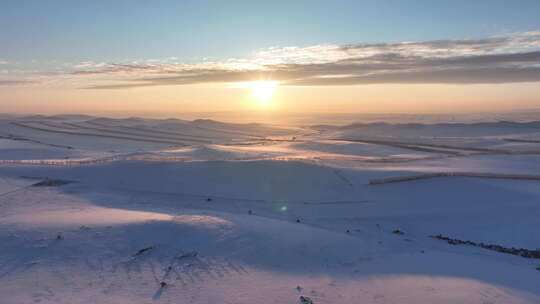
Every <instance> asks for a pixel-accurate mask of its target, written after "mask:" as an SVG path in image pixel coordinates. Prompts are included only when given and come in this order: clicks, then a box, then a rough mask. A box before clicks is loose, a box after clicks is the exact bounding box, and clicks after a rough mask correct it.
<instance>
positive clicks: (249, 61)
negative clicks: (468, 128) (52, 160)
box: [0, 1, 540, 114]
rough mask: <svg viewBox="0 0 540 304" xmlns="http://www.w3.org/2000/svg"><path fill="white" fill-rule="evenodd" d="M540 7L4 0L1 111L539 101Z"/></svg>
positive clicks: (486, 106)
mask: <svg viewBox="0 0 540 304" xmlns="http://www.w3.org/2000/svg"><path fill="white" fill-rule="evenodd" d="M539 10H540V3H539V2H538V1H517V2H515V3H514V4H512V5H509V4H507V2H506V1H475V2H474V3H470V2H467V1H452V2H446V3H433V2H431V1H415V2H414V3H411V2H407V1H362V2H357V1H337V2H332V3H327V2H324V1H297V2H294V3H288V2H284V1H282V2H279V1H278V2H272V4H270V3H255V2H251V1H234V2H232V3H224V2H220V1H182V2H176V1H158V2H152V3H138V4H137V5H134V4H133V3H132V2H129V1H115V2H113V3H110V2H107V1H92V2H89V3H75V2H71V1H55V2H49V3H44V2H42V1H22V2H21V1H3V2H2V3H1V4H0V26H2V28H3V29H4V30H3V31H2V32H1V33H0V41H2V46H1V47H0V107H1V109H2V110H1V111H0V112H8V113H43V114H58V113H91V114H95V113H122V112H125V113H150V112H153V113H157V112H160V113H194V112H227V111H230V112H250V111H255V112H276V113H298V112H304V113H317V112H323V113H435V114H448V113H472V112H489V111H503V112H504V111H527V110H530V109H538V108H539V107H540V100H539V96H540V85H539V82H540V18H537V14H536V13H535V12H537V11H539ZM390 20H391V21H392V22H389V21H390Z"/></svg>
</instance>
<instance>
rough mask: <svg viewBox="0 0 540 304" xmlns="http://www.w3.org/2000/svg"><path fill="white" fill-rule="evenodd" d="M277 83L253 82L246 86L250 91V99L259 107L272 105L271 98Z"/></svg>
mask: <svg viewBox="0 0 540 304" xmlns="http://www.w3.org/2000/svg"><path fill="white" fill-rule="evenodd" d="M277 85H278V83H277V82H276V81H253V82H249V83H247V84H246V87H247V88H249V90H250V91H251V97H252V98H253V100H254V101H256V102H257V103H258V104H259V105H261V106H268V105H270V104H271V103H272V97H273V95H274V91H275V89H276V87H277Z"/></svg>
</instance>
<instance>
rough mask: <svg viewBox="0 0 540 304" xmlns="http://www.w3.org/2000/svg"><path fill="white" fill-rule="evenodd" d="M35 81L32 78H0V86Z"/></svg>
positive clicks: (32, 82)
mask: <svg viewBox="0 0 540 304" xmlns="http://www.w3.org/2000/svg"><path fill="white" fill-rule="evenodd" d="M34 83H37V82H36V81H33V80H12V79H0V86H14V85H25V84H34Z"/></svg>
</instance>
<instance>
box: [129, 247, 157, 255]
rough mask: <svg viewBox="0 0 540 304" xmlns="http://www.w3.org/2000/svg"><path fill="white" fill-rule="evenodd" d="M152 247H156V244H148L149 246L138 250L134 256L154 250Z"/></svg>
mask: <svg viewBox="0 0 540 304" xmlns="http://www.w3.org/2000/svg"><path fill="white" fill-rule="evenodd" d="M152 249H154V246H148V247H145V248H142V249H140V250H139V251H137V252H136V253H135V254H134V255H133V256H134V257H136V256H139V255H141V254H143V253H145V252H147V251H149V250H152Z"/></svg>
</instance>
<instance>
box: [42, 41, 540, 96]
mask: <svg viewBox="0 0 540 304" xmlns="http://www.w3.org/2000/svg"><path fill="white" fill-rule="evenodd" d="M51 77H53V76H51ZM56 77H59V78H62V80H64V81H69V82H70V83H72V84H78V85H79V84H80V86H81V87H84V88H88V89H128V88H137V87H148V86H163V85H190V84H201V83H237V82H245V81H254V80H274V81H279V82H280V84H281V85H284V86H324V85H365V84H384V83H404V84H410V83H430V84H434V83H438V84H480V83H482V84H484V83H512V82H540V31H537V32H525V33H516V34H512V35H508V36H501V37H491V38H486V39H466V40H437V41H424V42H399V43H376V44H365V43H363V44H348V45H332V44H327V45H314V46H308V47H282V48H277V47H275V48H268V49H263V50H258V51H256V52H255V53H254V54H253V55H252V56H251V57H249V58H231V59H228V60H224V61H207V60H204V61H202V62H196V63H185V62H179V61H178V58H176V57H171V58H168V59H164V60H147V61H135V62H123V63H104V62H97V63H96V62H81V63H78V64H74V65H72V66H71V67H70V69H69V70H67V71H65V72H64V73H63V75H62V76H56Z"/></svg>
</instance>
